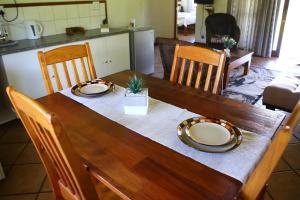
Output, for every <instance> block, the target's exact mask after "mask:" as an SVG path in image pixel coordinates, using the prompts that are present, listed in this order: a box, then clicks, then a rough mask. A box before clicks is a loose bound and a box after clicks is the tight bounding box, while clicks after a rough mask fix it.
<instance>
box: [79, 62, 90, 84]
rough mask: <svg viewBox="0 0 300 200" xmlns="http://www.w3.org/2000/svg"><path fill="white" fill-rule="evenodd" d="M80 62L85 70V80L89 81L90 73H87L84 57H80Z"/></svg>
mask: <svg viewBox="0 0 300 200" xmlns="http://www.w3.org/2000/svg"><path fill="white" fill-rule="evenodd" d="M80 63H81V69H82V71H83V76H84V80H85V81H88V80H89V77H88V74H87V72H86V68H85V64H84V60H83V58H80Z"/></svg>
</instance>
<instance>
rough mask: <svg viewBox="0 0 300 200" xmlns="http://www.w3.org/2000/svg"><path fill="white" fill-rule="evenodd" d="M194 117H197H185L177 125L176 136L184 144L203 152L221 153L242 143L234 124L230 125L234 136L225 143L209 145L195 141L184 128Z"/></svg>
mask: <svg viewBox="0 0 300 200" xmlns="http://www.w3.org/2000/svg"><path fill="white" fill-rule="evenodd" d="M195 119H198V118H190V119H187V120H185V121H183V122H181V123H180V124H179V125H178V127H177V134H178V137H179V139H180V140H181V141H182V142H183V143H185V144H186V145H188V146H190V147H192V148H194V149H197V150H199V151H204V152H209V153H223V152H227V151H230V150H233V149H235V148H237V147H238V146H239V145H240V144H241V143H242V140H243V136H242V133H241V131H240V130H239V129H238V128H237V127H236V126H232V128H233V130H234V137H233V138H232V140H231V141H230V142H228V143H227V144H224V145H219V146H209V145H204V144H200V143H198V142H195V141H194V140H193V139H191V138H190V137H189V136H188V135H187V133H186V128H187V126H188V124H189V123H191V122H192V121H194V120H195ZM212 120H213V119H212Z"/></svg>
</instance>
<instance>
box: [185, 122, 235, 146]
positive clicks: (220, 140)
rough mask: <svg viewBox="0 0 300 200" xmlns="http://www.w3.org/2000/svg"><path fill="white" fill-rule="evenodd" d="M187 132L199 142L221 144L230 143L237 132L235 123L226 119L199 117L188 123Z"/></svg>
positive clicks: (211, 144)
mask: <svg viewBox="0 0 300 200" xmlns="http://www.w3.org/2000/svg"><path fill="white" fill-rule="evenodd" d="M186 134H187V135H188V136H189V137H190V138H191V139H192V140H194V141H195V142H197V143H199V144H202V145H209V146H220V145H225V144H228V143H230V142H231V141H232V140H233V138H234V134H235V132H234V129H233V125H232V124H231V123H229V122H227V121H225V120H222V119H212V118H207V117H198V118H193V120H192V121H190V122H189V123H188V125H187V126H186Z"/></svg>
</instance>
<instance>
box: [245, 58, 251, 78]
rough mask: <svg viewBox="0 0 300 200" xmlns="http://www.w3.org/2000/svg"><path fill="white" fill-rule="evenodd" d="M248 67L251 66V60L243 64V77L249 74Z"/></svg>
mask: <svg viewBox="0 0 300 200" xmlns="http://www.w3.org/2000/svg"><path fill="white" fill-rule="evenodd" d="M250 65H251V60H249V61H248V62H246V63H245V64H244V75H248V74H249V70H250Z"/></svg>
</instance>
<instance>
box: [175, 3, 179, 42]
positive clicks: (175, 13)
mask: <svg viewBox="0 0 300 200" xmlns="http://www.w3.org/2000/svg"><path fill="white" fill-rule="evenodd" d="M177 5H178V0H175V14H174V39H177V28H178V27H177Z"/></svg>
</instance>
